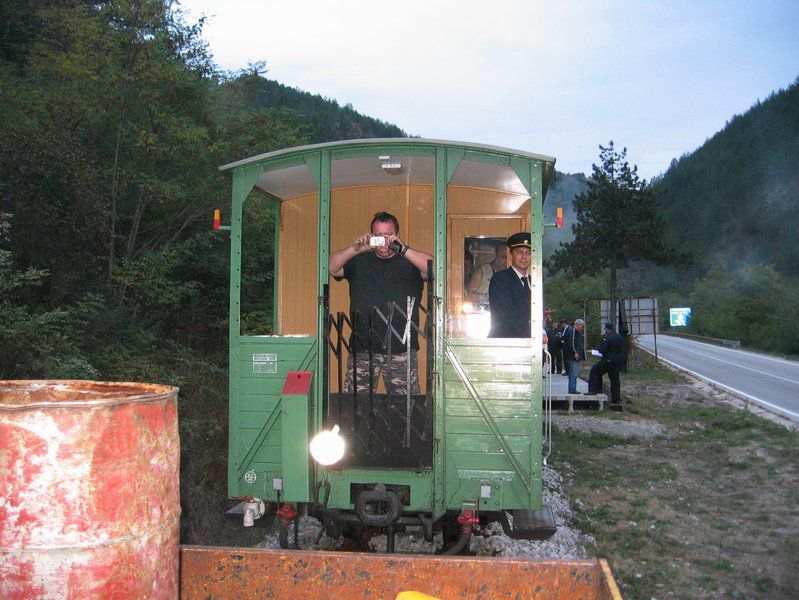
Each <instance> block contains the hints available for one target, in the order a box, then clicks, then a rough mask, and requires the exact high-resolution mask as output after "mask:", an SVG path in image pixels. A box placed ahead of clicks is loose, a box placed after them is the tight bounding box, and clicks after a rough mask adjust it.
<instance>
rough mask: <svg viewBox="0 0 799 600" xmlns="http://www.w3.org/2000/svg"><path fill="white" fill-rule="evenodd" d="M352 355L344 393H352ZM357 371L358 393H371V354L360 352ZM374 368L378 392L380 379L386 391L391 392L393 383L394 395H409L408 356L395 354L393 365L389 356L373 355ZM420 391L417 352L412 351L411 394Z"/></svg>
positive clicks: (348, 362)
mask: <svg viewBox="0 0 799 600" xmlns="http://www.w3.org/2000/svg"><path fill="white" fill-rule="evenodd" d="M352 362H353V361H352V354H350V356H349V358H347V377H346V378H345V379H344V391H345V392H348V393H352V379H353V376H352V373H353V364H352ZM355 363H356V364H355V366H356V367H357V368H356V370H357V372H358V391H359V392H368V391H369V354H368V353H367V352H360V353H358V355H357V359H356V361H355ZM372 368H373V369H374V371H373V373H374V386H375V390H377V385H378V382H379V380H380V378H381V377H382V378H383V385H384V386H385V388H386V391H388V390H389V382H391V386H390V387H391V393H392V395H397V394H405V393H407V387H406V381H407V379H408V354H407V353H405V352H403V353H402V354H394V355H392V357H391V364H389V361H388V355H387V354H373V355H372ZM418 393H420V391H419V363H418V358H417V356H416V350H412V351H411V394H418Z"/></svg>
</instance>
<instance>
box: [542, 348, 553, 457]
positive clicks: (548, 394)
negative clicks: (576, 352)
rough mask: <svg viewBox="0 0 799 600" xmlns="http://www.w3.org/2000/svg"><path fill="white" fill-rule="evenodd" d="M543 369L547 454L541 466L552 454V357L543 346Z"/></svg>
mask: <svg viewBox="0 0 799 600" xmlns="http://www.w3.org/2000/svg"><path fill="white" fill-rule="evenodd" d="M544 357H545V358H546V361H545V362H544V367H545V368H546V372H547V373H548V374H549V377H547V378H546V380H547V381H546V384H545V387H544V389H545V393H544V425H545V430H544V431H546V438H545V439H544V443H545V444H546V445H547V453H546V456H544V460H543V464H547V459H548V458H549V456H550V455H551V454H552V355H551V354H550V353H549V350H548V349H547V347H546V346H544Z"/></svg>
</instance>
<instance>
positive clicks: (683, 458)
mask: <svg viewBox="0 0 799 600" xmlns="http://www.w3.org/2000/svg"><path fill="white" fill-rule="evenodd" d="M647 369H648V370H649V371H650V372H648V373H647V372H646V371H647ZM639 371H640V372H639V373H637V374H632V373H631V374H628V375H623V376H622V390H623V393H624V394H625V395H628V396H629V397H630V398H632V399H633V401H634V403H635V407H636V409H637V410H638V413H639V414H638V415H635V416H631V415H630V414H628V413H625V414H623V415H621V417H620V418H623V419H631V420H636V419H642V418H643V419H646V420H648V421H656V422H659V423H660V424H662V425H664V426H665V428H666V431H667V433H666V434H665V435H663V436H660V437H657V438H650V439H635V438H633V439H629V438H622V437H619V436H614V435H607V434H579V433H576V432H573V431H559V432H558V434H557V435H556V436H555V447H554V456H553V461H552V464H553V465H554V466H555V467H556V468H557V466H558V464H559V463H568V464H569V465H571V467H572V468H571V470H570V477H569V480H568V481H567V482H566V483H565V488H566V491H567V493H568V494H569V495H570V496H571V497H572V498H575V499H576V498H579V499H580V500H581V502H580V503H576V506H575V513H574V525H575V526H576V527H578V528H579V529H581V530H583V531H585V532H587V533H590V534H591V535H593V536H594V538H595V540H596V548H597V553H598V555H600V556H605V557H607V558H608V559H609V560H610V562H611V565H612V568H613V570H614V574H615V575H616V577H617V580H618V581H619V584H620V586H621V588H622V592H623V593H624V596H625V597H626V598H663V597H676V598H694V597H703V596H714V597H741V598H753V597H764V596H769V597H791V596H792V595H793V594H795V591H796V589H797V587H798V586H799V577H798V576H797V569H796V561H795V557H796V556H799V514H797V511H796V507H797V506H799V486H797V485H796V481H799V434H797V432H791V431H787V430H785V429H783V428H781V427H779V426H778V425H774V424H773V423H771V422H769V421H766V420H762V419H760V418H758V417H755V416H753V415H751V414H749V413H746V412H743V411H740V410H737V409H733V408H728V407H726V406H724V405H719V404H718V403H717V401H716V400H714V399H713V398H712V397H704V396H702V392H701V391H700V389H699V388H697V387H696V386H694V384H692V383H691V382H690V381H685V380H683V379H682V378H680V377H676V378H672V377H670V375H669V373H670V372H668V371H667V370H665V369H662V368H660V367H658V366H654V365H652V366H650V367H646V368H641V369H640V370H639ZM664 371H665V373H666V374H664ZM791 557H794V558H791Z"/></svg>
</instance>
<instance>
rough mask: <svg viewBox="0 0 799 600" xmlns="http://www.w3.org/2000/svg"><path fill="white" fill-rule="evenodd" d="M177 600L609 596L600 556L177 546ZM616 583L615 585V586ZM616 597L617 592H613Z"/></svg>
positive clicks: (587, 597) (526, 598)
mask: <svg viewBox="0 0 799 600" xmlns="http://www.w3.org/2000/svg"><path fill="white" fill-rule="evenodd" d="M180 568H181V577H180V597H181V600H194V599H203V600H221V599H228V598H230V599H234V598H235V599H237V600H238V599H240V600H246V599H249V598H259V599H261V598H324V599H326V600H330V599H333V598H376V599H377V598H380V599H382V598H387V599H393V598H395V597H396V595H397V594H398V593H400V592H403V591H416V592H422V593H425V594H428V595H431V596H434V597H436V598H441V599H443V600H449V599H450V598H463V599H466V598H468V599H476V598H513V599H525V600H533V599H558V600H561V599H562V600H565V599H567V598H568V599H573V598H581V599H583V598H585V599H591V598H597V599H605V598H607V599H612V598H614V596H613V595H612V594H611V589H610V587H609V584H608V581H607V577H608V576H609V577H610V579H611V580H612V576H610V575H609V571H608V572H607V573H605V572H603V569H602V566H601V564H600V562H599V561H594V560H584V561H540V560H538V561H535V560H523V559H511V558H469V557H442V556H408V555H399V554H394V555H389V554H356V553H337V552H304V551H283V550H263V549H253V548H209V547H201V546H183V547H182V548H181V567H180ZM613 585H614V586H615V583H614V584H613ZM619 597H620V596H619Z"/></svg>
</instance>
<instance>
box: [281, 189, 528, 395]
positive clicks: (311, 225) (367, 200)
mask: <svg viewBox="0 0 799 600" xmlns="http://www.w3.org/2000/svg"><path fill="white" fill-rule="evenodd" d="M447 194H448V196H447V208H448V211H447V213H448V221H447V227H448V232H447V239H448V247H447V256H448V257H450V258H449V259H448V260H449V268H448V269H447V290H448V299H449V302H448V306H449V307H450V308H449V310H450V312H452V311H455V310H457V308H456V307H459V306H460V301H461V299H462V297H463V240H464V237H466V236H480V235H483V236H502V237H505V236H507V235H509V234H511V233H515V232H516V231H522V230H526V229H528V228H529V210H530V199H529V198H528V197H526V196H522V195H519V194H510V193H505V192H496V191H493V190H484V189H475V188H462V187H458V186H449V188H448V192H447ZM434 204H435V198H434V188H433V186H432V185H393V186H384V185H381V186H363V187H352V188H344V189H337V190H333V191H332V192H331V207H330V223H331V230H330V252H331V253H332V252H335V251H336V250H339V249H341V248H343V247H345V246H347V245H348V244H351V243H352V241H353V240H354V239H355V238H357V237H358V236H360V235H363V234H364V233H368V232H369V223H370V222H371V220H372V217H373V216H374V214H375V213H376V212H379V211H388V212H391V213H393V214H394V215H396V216H397V218H398V219H399V222H400V236H401V237H402V239H403V241H404V242H405V243H407V244H408V245H410V246H412V247H414V248H418V249H419V250H422V251H425V252H428V253H430V254H433V251H434V243H435V223H434ZM317 219H318V196H317V195H316V194H309V195H306V196H298V197H296V198H293V199H291V200H289V201H286V202H283V203H282V207H281V235H280V250H279V252H280V256H279V260H280V267H279V270H278V271H279V278H278V310H279V312H278V315H279V317H278V325H279V331H278V333H279V334H280V335H315V334H316V273H317V267H316V260H317V244H318V240H317V238H318V235H317ZM454 257H457V258H454ZM426 304H427V300H426V293H425V297H424V298H423V299H422V305H423V306H426ZM330 310H331V312H332V313H333V314H335V313H336V312H338V311H344V312H349V288H348V284H347V282H346V281H336V280H335V279H333V278H332V277H331V278H330ZM420 325H421V326H422V327H424V314H422V315H421V323H420ZM420 344H422V345H423V344H424V340H420ZM343 359H344V360H346V356H344V357H343ZM329 372H330V375H331V377H330V382H329V383H330V390H331V391H332V392H337V391H339V389H338V377H337V372H338V365H337V363H336V359H335V357H333V356H331V363H330V371H329ZM425 372H426V356H425V353H424V352H420V353H419V373H420V380H421V384H422V391H425V390H424V385H425V381H424V373H425ZM380 391H383V390H380Z"/></svg>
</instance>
